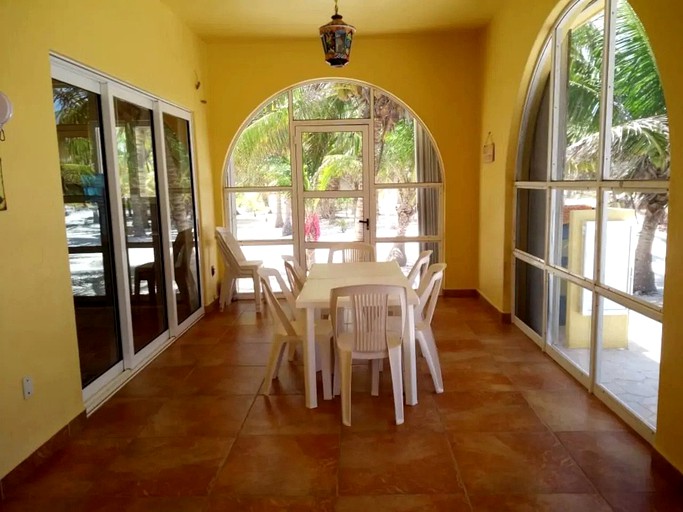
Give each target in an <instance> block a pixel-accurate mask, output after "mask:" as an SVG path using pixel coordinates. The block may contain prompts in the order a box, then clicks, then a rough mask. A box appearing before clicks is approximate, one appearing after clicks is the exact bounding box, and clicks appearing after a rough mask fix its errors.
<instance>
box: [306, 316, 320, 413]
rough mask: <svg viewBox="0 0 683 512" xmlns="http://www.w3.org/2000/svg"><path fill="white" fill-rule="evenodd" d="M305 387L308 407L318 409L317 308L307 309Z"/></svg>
mask: <svg viewBox="0 0 683 512" xmlns="http://www.w3.org/2000/svg"><path fill="white" fill-rule="evenodd" d="M304 387H305V388H306V407H308V408H309V409H314V408H316V407H318V393H317V390H316V382H315V308H306V337H305V339H304Z"/></svg>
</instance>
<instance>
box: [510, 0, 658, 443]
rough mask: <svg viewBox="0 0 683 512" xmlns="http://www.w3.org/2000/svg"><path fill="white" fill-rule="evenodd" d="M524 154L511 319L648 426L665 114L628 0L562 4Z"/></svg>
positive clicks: (538, 75) (540, 73)
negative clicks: (566, 6) (568, 5)
mask: <svg viewBox="0 0 683 512" xmlns="http://www.w3.org/2000/svg"><path fill="white" fill-rule="evenodd" d="M519 154H520V160H519V163H518V173H517V180H516V183H515V197H516V209H515V211H516V217H515V219H516V220H515V245H514V258H513V261H514V283H515V284H514V290H515V291H514V321H515V323H517V325H519V326H520V327H521V328H522V329H523V330H525V332H527V333H528V334H529V335H530V336H531V337H532V338H533V339H534V340H536V342H537V343H539V344H540V345H542V346H543V347H544V348H545V350H546V351H547V352H548V354H550V355H551V356H552V357H553V358H554V359H555V360H557V361H558V362H559V363H560V364H561V365H562V366H563V367H564V368H565V369H567V370H568V371H569V372H570V373H572V374H573V375H574V376H575V377H576V378H577V379H578V380H579V381H580V382H582V383H583V384H584V385H585V386H586V387H588V388H589V389H591V390H593V391H594V393H595V394H596V395H597V396H598V397H600V398H601V399H603V401H605V402H606V403H607V404H608V405H610V407H612V408H613V409H614V410H616V411H617V412H618V413H619V414H620V415H621V416H622V417H623V418H624V419H626V420H627V421H628V422H629V423H631V425H632V426H634V427H635V428H636V429H638V430H639V431H640V432H641V433H643V434H644V435H648V434H651V433H652V432H653V431H654V430H655V428H656V420H657V395H658V385H659V360H660V347H661V330H662V297H663V290H664V282H665V280H664V258H665V255H666V230H667V213H668V200H669V127H668V118H667V111H666V104H665V101H664V94H663V91H662V87H661V84H660V81H659V74H658V72H657V67H656V64H655V61H654V57H653V54H652V51H651V49H650V45H649V42H648V39H647V36H646V34H645V31H644V29H643V26H642V24H641V23H640V20H639V19H638V17H637V16H636V14H635V13H634V11H633V9H632V8H631V7H630V5H629V4H628V2H626V0H605V2H604V3H603V2H595V1H593V2H586V1H577V2H574V3H573V4H572V5H571V6H570V7H569V8H568V9H567V10H566V11H565V12H564V13H563V15H562V16H561V17H560V19H559V20H558V22H557V24H556V25H555V27H554V29H553V30H552V33H551V35H550V37H549V39H548V41H547V43H546V45H545V49H544V51H543V52H542V56H541V58H540V60H539V62H538V65H537V68H536V72H535V76H534V79H533V83H532V87H531V89H530V93H529V96H528V100H527V106H526V112H525V119H524V125H523V127H522V137H521V139H520V151H519ZM541 297H542V298H543V299H542V300H540V298H541Z"/></svg>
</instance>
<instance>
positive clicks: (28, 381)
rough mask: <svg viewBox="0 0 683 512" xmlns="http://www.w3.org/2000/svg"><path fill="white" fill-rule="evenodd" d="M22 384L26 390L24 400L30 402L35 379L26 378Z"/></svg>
mask: <svg viewBox="0 0 683 512" xmlns="http://www.w3.org/2000/svg"><path fill="white" fill-rule="evenodd" d="M21 382H22V385H23V388H24V400H28V399H29V398H31V397H32V396H33V379H32V378H31V377H24V378H23V379H22V380H21Z"/></svg>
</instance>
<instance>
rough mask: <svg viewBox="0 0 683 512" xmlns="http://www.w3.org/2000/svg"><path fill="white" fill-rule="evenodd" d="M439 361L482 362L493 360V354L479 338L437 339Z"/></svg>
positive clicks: (443, 362) (445, 362) (442, 362)
mask: <svg viewBox="0 0 683 512" xmlns="http://www.w3.org/2000/svg"><path fill="white" fill-rule="evenodd" d="M437 347H438V349H439V361H440V362H441V365H442V366H443V365H444V364H447V363H469V364H481V363H484V364H486V363H488V362H490V361H491V354H490V353H489V352H488V351H487V350H486V347H485V345H484V344H483V343H482V342H481V341H479V340H477V339H462V340H440V339H438V340H437Z"/></svg>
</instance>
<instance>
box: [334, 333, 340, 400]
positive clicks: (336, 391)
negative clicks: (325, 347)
mask: <svg viewBox="0 0 683 512" xmlns="http://www.w3.org/2000/svg"><path fill="white" fill-rule="evenodd" d="M333 343H334V342H333ZM340 372H341V370H340V368H339V350H337V348H336V347H334V376H333V379H332V392H333V393H334V396H339V394H340V393H341V377H340Z"/></svg>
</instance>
